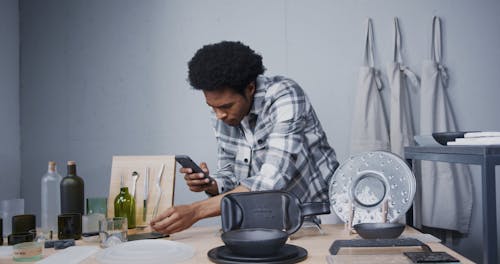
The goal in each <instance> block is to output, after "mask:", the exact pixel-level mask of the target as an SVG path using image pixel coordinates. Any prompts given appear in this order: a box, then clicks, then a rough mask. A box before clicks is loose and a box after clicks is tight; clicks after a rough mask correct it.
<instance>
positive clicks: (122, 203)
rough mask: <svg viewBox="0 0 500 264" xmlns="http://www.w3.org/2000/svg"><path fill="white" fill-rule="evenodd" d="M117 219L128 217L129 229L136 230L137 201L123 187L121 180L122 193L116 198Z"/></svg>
mask: <svg viewBox="0 0 500 264" xmlns="http://www.w3.org/2000/svg"><path fill="white" fill-rule="evenodd" d="M115 217H126V218H127V222H128V228H129V229H130V228H135V199H134V197H133V196H132V195H130V193H129V192H128V187H125V186H124V185H123V177H122V178H121V187H120V193H119V194H118V195H117V196H116V198H115Z"/></svg>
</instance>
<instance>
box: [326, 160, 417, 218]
mask: <svg viewBox="0 0 500 264" xmlns="http://www.w3.org/2000/svg"><path fill="white" fill-rule="evenodd" d="M415 187H416V181H415V176H414V175H413V173H412V171H411V170H410V168H409V167H408V165H407V164H406V163H405V161H404V160H403V159H401V158H400V157H399V156H397V155H395V154H392V153H390V152H385V151H373V152H363V153H360V154H357V155H354V156H351V157H350V158H349V159H348V160H347V161H346V162H344V163H343V164H341V165H340V167H339V168H338V169H337V170H336V171H335V173H334V175H333V177H332V180H331V181H330V188H329V197H330V204H331V207H332V210H333V211H334V212H335V213H336V214H337V215H338V216H339V217H340V219H342V220H343V221H344V222H347V221H349V219H350V217H351V213H352V211H351V208H354V216H353V220H352V224H359V223H379V222H384V214H383V212H382V207H383V204H384V203H385V202H386V201H387V205H388V208H387V222H391V223H392V222H395V221H396V220H397V219H398V217H400V216H401V215H403V214H405V213H406V211H407V210H408V209H409V208H410V206H411V205H412V202H413V197H414V195H415Z"/></svg>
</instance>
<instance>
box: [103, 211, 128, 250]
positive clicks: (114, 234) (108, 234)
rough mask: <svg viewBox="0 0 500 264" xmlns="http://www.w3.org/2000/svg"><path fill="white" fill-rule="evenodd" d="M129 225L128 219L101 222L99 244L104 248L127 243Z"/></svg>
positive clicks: (109, 219) (115, 218) (117, 218)
mask: <svg viewBox="0 0 500 264" xmlns="http://www.w3.org/2000/svg"><path fill="white" fill-rule="evenodd" d="M127 230H128V223H127V218H126V217H113V218H107V219H103V220H100V221H99V242H100V245H101V247H102V248H107V247H111V246H114V245H117V244H120V243H122V242H126V241H127Z"/></svg>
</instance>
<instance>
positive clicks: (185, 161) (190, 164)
mask: <svg viewBox="0 0 500 264" xmlns="http://www.w3.org/2000/svg"><path fill="white" fill-rule="evenodd" d="M175 160H176V161H177V162H178V163H179V164H181V165H182V167H183V168H190V169H191V170H192V171H193V173H200V172H201V173H203V175H205V179H210V182H212V181H213V179H212V178H211V177H210V176H208V174H206V173H205V172H204V171H203V170H202V169H201V168H200V167H199V166H198V164H196V162H194V161H193V160H192V159H191V158H190V157H189V156H188V155H175Z"/></svg>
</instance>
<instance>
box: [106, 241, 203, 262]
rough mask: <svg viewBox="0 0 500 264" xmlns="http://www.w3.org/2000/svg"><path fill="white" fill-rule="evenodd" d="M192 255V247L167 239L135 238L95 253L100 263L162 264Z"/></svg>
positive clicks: (181, 259)
mask: <svg viewBox="0 0 500 264" xmlns="http://www.w3.org/2000/svg"><path fill="white" fill-rule="evenodd" d="M193 255H194V248H193V247H191V246H189V245H186V244H184V243H180V242H175V241H169V240H162V239H158V240H149V239H146V240H136V241H130V242H125V243H122V244H119V245H116V246H113V247H110V248H107V249H105V250H103V251H101V252H99V253H98V254H97V255H96V260H97V261H98V262H99V263H101V264H129V263H130V264H132V263H148V264H164V263H177V262H181V261H184V260H187V259H189V258H191V257H193Z"/></svg>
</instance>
